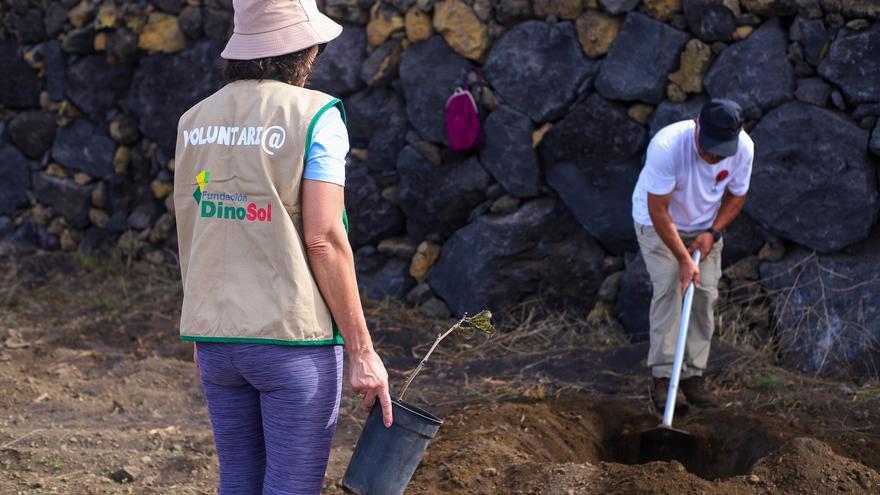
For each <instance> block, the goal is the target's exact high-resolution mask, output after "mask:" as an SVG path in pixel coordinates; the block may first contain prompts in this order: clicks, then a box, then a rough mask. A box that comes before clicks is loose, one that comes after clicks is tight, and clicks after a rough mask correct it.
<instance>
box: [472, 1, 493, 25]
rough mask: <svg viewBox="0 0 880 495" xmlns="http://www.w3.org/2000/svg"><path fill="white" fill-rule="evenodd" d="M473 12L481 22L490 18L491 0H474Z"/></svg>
mask: <svg viewBox="0 0 880 495" xmlns="http://www.w3.org/2000/svg"><path fill="white" fill-rule="evenodd" d="M473 7H474V13H475V14H477V17H479V18H480V20H481V21H483V22H488V21H490V20H491V19H492V0H474V5H473Z"/></svg>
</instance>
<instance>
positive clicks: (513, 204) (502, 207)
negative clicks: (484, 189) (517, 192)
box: [489, 194, 522, 215]
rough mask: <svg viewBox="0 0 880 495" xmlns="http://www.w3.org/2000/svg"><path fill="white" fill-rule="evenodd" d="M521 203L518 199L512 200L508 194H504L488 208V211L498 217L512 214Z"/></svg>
mask: <svg viewBox="0 0 880 495" xmlns="http://www.w3.org/2000/svg"><path fill="white" fill-rule="evenodd" d="M521 202H522V200H520V199H519V198H514V197H513V196H510V195H509V194H505V195H504V196H501V197H500V198H498V199H496V200H495V201H493V202H492V206H490V207H489V211H491V212H492V213H495V214H498V215H506V214H508V213H513V212H515V211H516V210H517V208H519V204H520V203H521Z"/></svg>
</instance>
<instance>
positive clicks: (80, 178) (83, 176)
mask: <svg viewBox="0 0 880 495" xmlns="http://www.w3.org/2000/svg"><path fill="white" fill-rule="evenodd" d="M73 181H74V182H76V183H77V184H79V185H81V186H85V185H86V184H91V182H92V178H91V177H90V176H89V174H87V173H85V172H77V173H75V174H74V175H73Z"/></svg>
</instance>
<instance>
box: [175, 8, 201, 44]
mask: <svg viewBox="0 0 880 495" xmlns="http://www.w3.org/2000/svg"><path fill="white" fill-rule="evenodd" d="M177 25H178V26H180V30H181V31H183V34H184V35H186V37H187V38H189V39H191V40H194V39H198V38H200V37H201V36H202V9H200V8H199V6H198V5H187V6H186V7H184V8H183V11H181V12H180V15H179V16H177Z"/></svg>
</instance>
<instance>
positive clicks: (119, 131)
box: [110, 113, 140, 146]
mask: <svg viewBox="0 0 880 495" xmlns="http://www.w3.org/2000/svg"><path fill="white" fill-rule="evenodd" d="M110 137H112V138H113V139H114V140H116V141H117V142H119V143H120V144H124V145H126V146H131V145H132V144H134V143H136V142H137V140H138V139H140V133H139V132H138V129H137V122H135V120H134V119H133V118H131V117H130V116H128V115H126V114H124V113H120V114H117V115H116V116H115V117H113V120H111V121H110Z"/></svg>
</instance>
